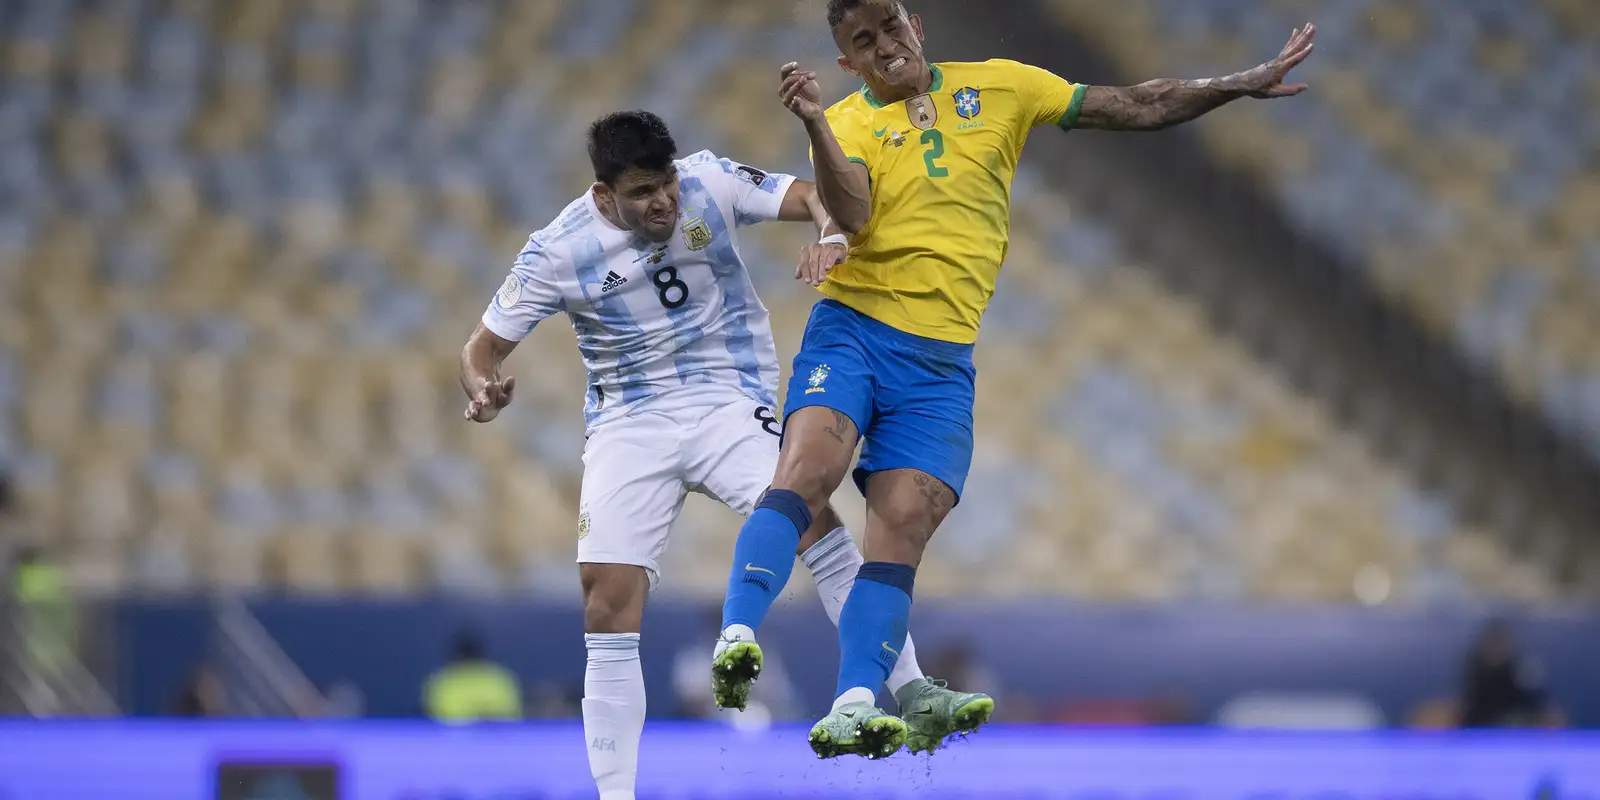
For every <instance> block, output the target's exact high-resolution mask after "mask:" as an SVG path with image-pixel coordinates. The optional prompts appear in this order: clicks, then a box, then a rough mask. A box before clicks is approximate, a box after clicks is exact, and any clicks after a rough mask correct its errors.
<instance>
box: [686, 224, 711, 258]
mask: <svg viewBox="0 0 1600 800" xmlns="http://www.w3.org/2000/svg"><path fill="white" fill-rule="evenodd" d="M683 244H684V245H685V246H686V247H688V248H689V249H690V250H704V249H706V248H707V247H710V246H711V228H710V226H708V225H706V221H705V220H704V219H701V218H700V217H695V218H694V219H691V220H689V221H687V222H685V223H683Z"/></svg>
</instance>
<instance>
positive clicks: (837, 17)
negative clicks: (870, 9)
mask: <svg viewBox="0 0 1600 800" xmlns="http://www.w3.org/2000/svg"><path fill="white" fill-rule="evenodd" d="M862 6H889V7H890V8H904V7H905V4H904V3H901V2H899V1H898V0H828V27H830V28H833V27H837V26H838V25H839V23H841V22H844V15H845V14H846V13H847V12H850V11H853V10H855V9H858V8H860V7H862Z"/></svg>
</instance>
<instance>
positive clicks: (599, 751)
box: [583, 633, 644, 800]
mask: <svg viewBox="0 0 1600 800" xmlns="http://www.w3.org/2000/svg"><path fill="white" fill-rule="evenodd" d="M583 643H584V645H585V646H586V647H587V648H588V650H589V666H588V669H586V670H585V671H584V674H583V735H584V739H585V740H586V741H587V742H588V750H589V773H590V774H592V775H594V783H595V786H597V787H599V789H600V800H633V782H634V777H635V776H636V775H638V773H639V737H640V736H642V735H643V734H644V672H643V671H642V670H641V669H640V667H639V634H637V633H586V634H584V636H583Z"/></svg>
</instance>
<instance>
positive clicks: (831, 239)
mask: <svg viewBox="0 0 1600 800" xmlns="http://www.w3.org/2000/svg"><path fill="white" fill-rule="evenodd" d="M817 244H842V245H844V246H845V247H849V246H850V237H848V236H845V235H844V234H842V233H836V234H834V235H832V236H824V237H822V238H821V239H818V240H817Z"/></svg>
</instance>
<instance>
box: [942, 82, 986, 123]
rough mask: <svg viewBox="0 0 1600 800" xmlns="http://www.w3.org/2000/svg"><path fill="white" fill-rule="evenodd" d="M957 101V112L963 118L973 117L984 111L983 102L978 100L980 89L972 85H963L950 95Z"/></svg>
mask: <svg viewBox="0 0 1600 800" xmlns="http://www.w3.org/2000/svg"><path fill="white" fill-rule="evenodd" d="M950 97H951V98H952V99H954V100H955V101H956V114H957V115H958V116H960V117H961V118H962V119H972V118H973V117H976V116H978V114H980V113H982V111H983V103H982V102H980V101H979V100H978V90H977V89H974V88H972V87H971V86H963V87H961V88H960V89H957V90H956V91H955V93H954V94H952V95H950Z"/></svg>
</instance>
